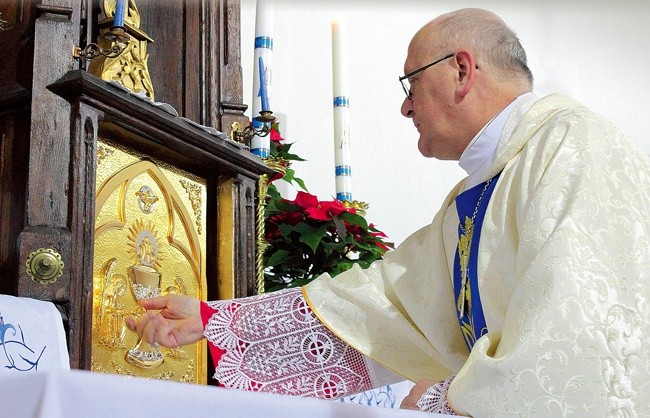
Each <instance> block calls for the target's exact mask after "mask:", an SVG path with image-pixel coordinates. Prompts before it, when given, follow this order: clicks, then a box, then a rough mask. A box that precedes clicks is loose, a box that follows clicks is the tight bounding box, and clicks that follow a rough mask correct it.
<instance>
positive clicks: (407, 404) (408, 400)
mask: <svg viewBox="0 0 650 418" xmlns="http://www.w3.org/2000/svg"><path fill="white" fill-rule="evenodd" d="M416 402H417V401H415V402H414V401H413V397H412V396H411V395H408V396H406V397H405V398H404V399H403V400H402V403H401V404H400V406H399V407H400V409H416V410H419V409H420V408H419V407H418V406H417V404H416Z"/></svg>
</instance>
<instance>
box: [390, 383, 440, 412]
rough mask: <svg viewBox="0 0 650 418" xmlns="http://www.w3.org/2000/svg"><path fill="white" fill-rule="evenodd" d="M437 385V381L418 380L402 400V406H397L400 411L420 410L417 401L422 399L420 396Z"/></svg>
mask: <svg viewBox="0 0 650 418" xmlns="http://www.w3.org/2000/svg"><path fill="white" fill-rule="evenodd" d="M436 383H438V381H437V380H427V379H423V380H418V381H417V383H416V384H415V386H413V387H412V388H411V391H410V392H409V394H408V395H406V397H405V398H404V399H403V400H402V404H401V405H400V406H399V407H400V408H401V409H415V410H417V411H419V410H420V406H419V405H418V401H419V400H420V398H422V395H424V393H425V392H426V391H427V389H429V388H430V387H431V386H433V385H435V384H436Z"/></svg>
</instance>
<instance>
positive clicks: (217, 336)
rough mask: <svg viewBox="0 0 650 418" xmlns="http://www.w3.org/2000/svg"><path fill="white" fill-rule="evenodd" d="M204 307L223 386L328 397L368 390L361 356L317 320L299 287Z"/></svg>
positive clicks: (218, 374) (208, 333) (369, 385)
mask: <svg viewBox="0 0 650 418" xmlns="http://www.w3.org/2000/svg"><path fill="white" fill-rule="evenodd" d="M206 304H207V306H209V307H210V308H211V309H212V310H213V312H212V313H211V316H209V315H205V314H204V322H206V324H205V331H204V335H205V336H206V338H207V339H208V341H209V343H210V345H214V346H215V347H216V348H217V349H218V350H211V352H212V353H215V352H217V353H219V355H218V357H219V358H215V359H214V363H215V365H216V372H215V374H214V377H215V378H216V379H217V380H218V381H219V383H220V384H221V385H223V386H226V387H230V388H235V389H242V390H251V391H263V392H273V393H281V394H286V395H294V396H311V397H319V398H326V399H333V398H340V397H343V396H346V395H350V394H354V393H358V392H362V391H365V390H368V389H371V388H372V382H371V380H372V379H371V376H370V372H369V370H368V367H367V366H366V364H365V361H364V357H363V355H362V354H361V353H359V352H358V351H356V350H355V349H353V348H352V347H350V346H348V345H347V344H346V343H344V342H343V341H342V340H340V339H339V338H338V337H336V336H335V335H334V334H333V333H332V332H331V331H329V330H328V329H327V328H326V327H325V326H324V325H323V324H322V323H321V322H320V321H319V320H318V319H317V318H316V316H315V315H314V314H313V313H312V312H311V309H310V308H309V306H308V304H307V302H306V301H305V299H304V297H303V295H302V292H301V291H300V289H287V290H283V291H279V292H274V293H269V294H264V295H259V296H252V297H248V298H242V299H234V300H226V301H214V302H206ZM211 348H212V347H211Z"/></svg>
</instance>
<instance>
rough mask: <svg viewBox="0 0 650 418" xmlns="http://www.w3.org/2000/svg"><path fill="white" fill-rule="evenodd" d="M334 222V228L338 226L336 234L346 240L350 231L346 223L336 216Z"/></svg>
mask: <svg viewBox="0 0 650 418" xmlns="http://www.w3.org/2000/svg"><path fill="white" fill-rule="evenodd" d="M332 220H333V221H334V226H336V233H337V234H339V236H340V237H341V238H343V239H345V237H346V236H347V235H348V230H347V229H345V222H343V219H341V218H340V217H338V216H335V217H334V218H332Z"/></svg>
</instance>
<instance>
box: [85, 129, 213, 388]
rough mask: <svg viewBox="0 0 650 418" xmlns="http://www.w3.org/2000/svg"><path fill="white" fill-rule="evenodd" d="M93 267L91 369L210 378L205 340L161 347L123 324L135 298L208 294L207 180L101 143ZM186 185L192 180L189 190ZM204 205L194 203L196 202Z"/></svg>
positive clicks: (186, 379) (190, 379)
mask: <svg viewBox="0 0 650 418" xmlns="http://www.w3.org/2000/svg"><path fill="white" fill-rule="evenodd" d="M97 149H98V151H97V152H98V161H99V157H100V155H101V164H99V163H98V165H97V177H96V190H97V192H96V209H95V212H96V218H95V252H94V265H93V322H92V324H93V330H92V360H91V367H92V370H94V371H98V372H106V373H115V374H121V375H128V376H140V377H147V378H151V379H164V380H174V381H179V382H192V383H205V382H206V381H207V351H206V345H205V342H203V341H202V342H200V343H197V344H193V345H187V346H183V347H172V348H167V347H158V346H153V345H149V344H146V343H144V342H142V341H138V338H137V335H136V334H135V333H133V332H131V331H129V330H128V329H127V328H126V326H125V324H124V317H125V316H127V315H135V316H138V315H141V314H142V313H143V312H144V310H143V309H142V307H140V306H139V305H138V304H137V300H139V299H143V298H149V297H155V296H158V295H165V294H172V293H173V294H186V295H190V296H193V297H197V298H200V299H205V298H206V297H207V289H206V278H205V246H206V242H205V238H200V237H199V233H198V231H199V230H203V229H204V228H205V220H204V219H202V218H201V213H202V212H205V202H206V193H207V191H206V183H205V180H204V179H200V178H197V177H196V176H193V175H190V174H188V173H184V172H182V171H180V170H177V169H174V168H173V167H169V166H166V165H164V164H161V163H156V162H155V161H151V160H150V159H144V158H143V156H140V155H137V154H136V153H134V152H131V151H130V150H128V149H123V148H119V147H117V146H114V145H112V144H110V143H108V142H106V141H105V140H100V143H99V144H98V147H97ZM182 183H186V184H191V185H192V190H193V192H192V193H191V195H192V196H189V195H188V193H187V191H186V189H185V188H184V187H183V186H181V184H182ZM197 205H198V206H199V207H198V208H196V206H197Z"/></svg>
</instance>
